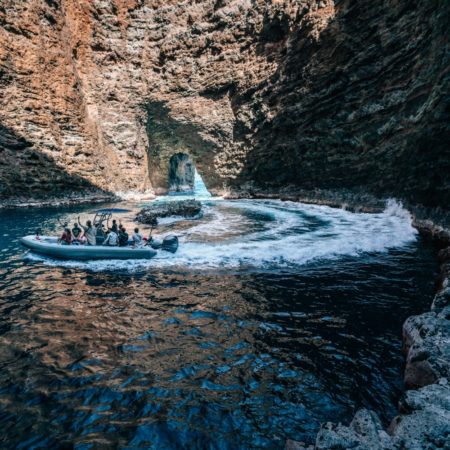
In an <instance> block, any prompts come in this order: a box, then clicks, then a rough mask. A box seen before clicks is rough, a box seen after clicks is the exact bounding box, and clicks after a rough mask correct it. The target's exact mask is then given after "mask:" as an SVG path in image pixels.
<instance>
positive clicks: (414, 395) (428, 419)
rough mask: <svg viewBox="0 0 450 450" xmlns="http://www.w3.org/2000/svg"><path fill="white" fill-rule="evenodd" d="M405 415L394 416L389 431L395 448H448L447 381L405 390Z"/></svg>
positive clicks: (449, 399) (449, 407)
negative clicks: (414, 389) (413, 389)
mask: <svg viewBox="0 0 450 450" xmlns="http://www.w3.org/2000/svg"><path fill="white" fill-rule="evenodd" d="M401 409H402V411H403V412H404V413H405V414H403V415H401V416H399V417H396V418H395V419H394V420H393V421H392V423H391V425H390V427H389V431H390V432H391V434H392V440H393V442H394V445H395V448H398V449H408V450H437V449H447V448H449V447H450V386H449V383H448V380H446V379H441V380H439V382H438V383H436V384H432V385H430V386H426V387H424V388H422V389H419V390H417V391H407V392H406V394H405V397H404V399H403V400H402V402H401Z"/></svg>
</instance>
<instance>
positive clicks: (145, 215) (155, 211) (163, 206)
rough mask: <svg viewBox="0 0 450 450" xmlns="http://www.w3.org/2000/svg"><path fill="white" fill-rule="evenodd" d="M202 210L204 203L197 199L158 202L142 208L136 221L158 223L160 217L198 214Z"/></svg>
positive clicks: (189, 216) (193, 215) (150, 223)
mask: <svg viewBox="0 0 450 450" xmlns="http://www.w3.org/2000/svg"><path fill="white" fill-rule="evenodd" d="M201 211H202V204H201V203H200V202H199V201H197V200H180V201H173V202H165V203H156V204H153V205H150V206H148V207H147V208H144V209H142V210H141V211H140V212H139V213H138V215H137V216H136V221H137V222H139V223H145V224H148V225H156V224H157V223H158V218H160V217H187V218H192V217H195V216H198V215H199V214H200V213H201Z"/></svg>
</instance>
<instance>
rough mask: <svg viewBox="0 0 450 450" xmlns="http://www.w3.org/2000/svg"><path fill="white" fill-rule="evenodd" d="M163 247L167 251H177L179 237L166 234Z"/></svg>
mask: <svg viewBox="0 0 450 450" xmlns="http://www.w3.org/2000/svg"><path fill="white" fill-rule="evenodd" d="M161 249H162V250H165V251H166V252H170V253H175V252H176V251H177V250H178V238H177V237H176V236H175V235H173V234H172V235H169V236H166V237H165V238H164V239H163V241H162V245H161Z"/></svg>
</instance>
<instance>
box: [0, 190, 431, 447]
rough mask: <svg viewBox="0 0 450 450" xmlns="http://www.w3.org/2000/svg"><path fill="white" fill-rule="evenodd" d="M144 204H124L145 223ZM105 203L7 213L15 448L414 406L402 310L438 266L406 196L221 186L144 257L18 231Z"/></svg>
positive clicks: (222, 439) (192, 440) (225, 437)
mask: <svg viewBox="0 0 450 450" xmlns="http://www.w3.org/2000/svg"><path fill="white" fill-rule="evenodd" d="M105 206H106V205H105ZM139 206H140V205H137V204H134V203H123V204H119V205H115V207H117V208H123V209H125V210H129V212H123V213H121V214H120V215H118V217H119V218H120V219H121V220H122V221H123V222H124V223H125V224H126V225H127V226H129V227H131V226H133V222H132V219H133V217H134V213H135V211H136V210H137V209H138V208H139ZM96 208H98V206H89V205H87V206H79V207H72V208H66V209H56V208H55V209H51V208H47V209H27V210H11V211H1V212H0V220H1V222H0V223H1V224H2V230H1V233H0V251H1V255H2V259H1V261H0V279H1V284H0V364H1V367H2V370H1V371H0V396H1V397H0V398H1V401H2V408H1V411H0V426H1V429H2V433H1V436H0V442H1V447H2V448H11V449H12V448H30V449H31V448H79V449H85V448H86V449H88V448H127V449H143V448H153V449H178V448H186V449H197V448H198V449H205V448H206V449H209V448H211V449H247V448H248V449H254V448H270V449H278V448H283V446H284V444H285V441H286V439H296V440H303V441H306V442H312V441H313V439H314V435H315V433H316V432H317V430H318V428H319V426H320V423H321V422H323V421H327V420H332V421H335V422H337V421H343V422H346V421H349V420H350V418H351V417H352V415H353V414H354V412H355V410H356V409H358V408H359V407H362V406H364V407H369V408H372V409H374V410H375V411H377V412H379V413H380V414H381V416H382V418H383V420H384V421H385V423H387V422H388V421H389V420H390V418H392V416H394V415H395V414H396V404H397V400H398V398H399V396H400V395H401V391H402V381H401V380H402V370H403V356H402V352H401V347H402V342H401V326H402V323H403V321H404V319H405V318H406V317H408V316H409V315H411V314H416V313H421V312H423V311H424V310H426V309H428V307H429V304H430V303H431V298H432V294H433V287H434V286H433V276H434V274H435V271H436V265H435V258H434V253H433V249H431V248H429V247H428V246H427V245H426V244H425V243H424V242H422V241H421V240H420V239H419V238H418V236H417V234H416V232H415V230H414V229H413V228H412V227H411V225H410V220H409V218H408V215H407V214H406V212H405V211H403V210H402V209H401V208H399V207H398V206H396V205H391V206H390V208H388V209H387V210H386V212H384V213H382V214H378V215H366V214H352V213H348V212H345V211H341V210H335V209H331V208H326V207H317V206H308V205H300V204H294V203H290V202H278V201H249V200H242V201H224V200H216V199H211V198H208V199H205V200H204V214H203V217H201V218H198V219H196V220H192V221H187V220H184V219H181V218H175V219H168V220H166V221H163V222H162V224H161V225H160V227H159V228H158V230H157V233H158V234H160V235H164V234H166V233H169V232H175V233H176V234H178V235H179V237H180V249H179V252H177V254H175V255H171V254H165V255H164V254H160V255H159V256H158V257H157V258H156V259H155V260H151V261H149V262H144V263H143V262H139V261H129V262H119V261H104V262H102V261H99V262H86V263H76V262H64V261H56V260H51V259H47V258H42V257H39V256H37V255H32V254H28V253H27V252H26V251H25V249H23V248H21V247H20V244H19V243H18V238H19V237H20V236H22V235H26V234H30V233H33V232H34V231H35V229H36V228H38V227H39V228H42V229H43V231H44V232H46V233H49V234H51V233H55V232H57V231H58V220H57V219H60V220H69V221H70V222H73V221H74V220H75V219H76V218H77V216H78V215H81V218H82V220H85V219H86V218H87V217H88V216H89V213H90V212H91V211H92V210H94V209H96ZM144 233H147V230H146V229H144Z"/></svg>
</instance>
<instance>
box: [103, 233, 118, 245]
mask: <svg viewBox="0 0 450 450" xmlns="http://www.w3.org/2000/svg"><path fill="white" fill-rule="evenodd" d="M102 245H107V246H109V247H117V245H119V236H117V233H116V232H115V231H112V230H111V231H110V232H109V233H108V235H107V236H106V238H105V240H104V241H103V244H102Z"/></svg>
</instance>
